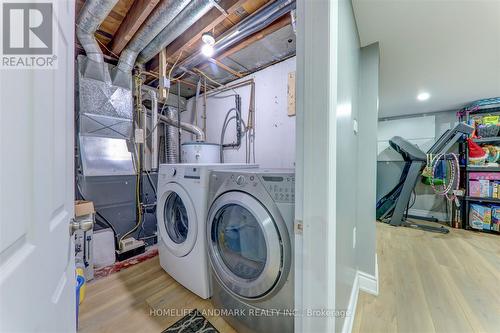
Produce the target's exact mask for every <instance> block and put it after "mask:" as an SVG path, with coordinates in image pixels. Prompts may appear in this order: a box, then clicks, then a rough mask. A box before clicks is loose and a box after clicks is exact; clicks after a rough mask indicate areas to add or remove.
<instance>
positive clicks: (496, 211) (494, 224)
mask: <svg viewBox="0 0 500 333" xmlns="http://www.w3.org/2000/svg"><path fill="white" fill-rule="evenodd" d="M491 230H494V231H500V206H491Z"/></svg>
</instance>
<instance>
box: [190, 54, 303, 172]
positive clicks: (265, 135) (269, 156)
mask: <svg viewBox="0 0 500 333" xmlns="http://www.w3.org/2000/svg"><path fill="white" fill-rule="evenodd" d="M295 68H296V61H295V57H292V58H290V59H287V60H285V61H282V62H279V63H277V64H275V65H272V66H269V67H267V68H265V69H263V70H261V71H258V72H255V73H253V74H252V75H249V76H246V77H244V78H242V79H240V80H238V81H234V82H232V83H237V82H240V81H243V80H247V79H249V78H254V80H255V162H256V163H258V164H260V166H261V167H264V168H293V167H295V117H294V116H293V117H290V116H288V112H287V107H288V99H287V89H288V74H289V73H290V72H295ZM221 70H222V69H221ZM235 91H236V93H238V94H239V95H240V96H241V99H242V103H241V109H242V117H243V120H244V121H245V123H246V122H247V118H248V106H249V103H250V86H245V87H242V88H238V89H235ZM232 94H234V92H233V91H228V92H225V93H222V94H221V95H220V96H224V95H232ZM194 101H195V98H194V97H193V98H191V99H189V100H188V106H187V111H186V112H183V113H182V115H181V117H182V121H187V122H193V120H194V117H193V111H194V109H193V106H194ZM234 106H235V100H234V96H231V97H228V98H224V99H220V98H209V99H207V131H206V134H207V142H211V143H220V137H221V130H222V125H223V122H224V118H225V116H226V113H227V111H228V110H229V109H230V108H232V107H234ZM197 110H198V122H197V123H198V125H199V126H201V125H202V119H201V115H202V112H203V96H200V97H199V99H198V102H197ZM233 114H234V113H233ZM194 121H195V120H194ZM192 140H193V138H192V136H191V135H190V134H189V133H183V136H182V142H183V143H184V142H188V141H192ZM233 141H236V134H235V123H234V121H232V122H231V123H230V124H229V126H228V127H227V130H226V137H225V140H224V142H225V143H231V142H233ZM224 162H226V163H241V162H245V140H244V139H243V140H242V144H241V147H240V149H238V150H231V149H228V150H225V151H224ZM252 162H253V160H252Z"/></svg>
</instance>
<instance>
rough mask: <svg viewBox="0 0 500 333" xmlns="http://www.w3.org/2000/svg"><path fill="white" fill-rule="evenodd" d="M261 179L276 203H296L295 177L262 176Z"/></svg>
mask: <svg viewBox="0 0 500 333" xmlns="http://www.w3.org/2000/svg"><path fill="white" fill-rule="evenodd" d="M260 178H261V179H262V182H263V183H264V184H265V187H266V190H267V191H268V192H269V194H270V195H271V197H272V198H273V199H274V200H275V201H276V202H288V203H294V202H295V175H286V176H285V175H283V176H278V175H262V176H261V177H260Z"/></svg>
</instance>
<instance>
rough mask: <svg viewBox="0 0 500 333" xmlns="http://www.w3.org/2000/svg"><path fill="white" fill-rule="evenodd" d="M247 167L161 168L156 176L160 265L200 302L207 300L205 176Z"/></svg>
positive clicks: (231, 165) (187, 165)
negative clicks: (224, 170)
mask: <svg viewBox="0 0 500 333" xmlns="http://www.w3.org/2000/svg"><path fill="white" fill-rule="evenodd" d="M249 167H254V168H255V167H256V165H249V164H219V163H217V164H162V165H160V168H159V173H158V205H157V209H156V210H157V212H156V214H157V221H158V230H159V236H160V237H159V238H160V239H159V242H158V251H159V255H160V265H161V266H162V267H163V269H164V270H165V271H166V272H167V273H168V274H170V275H171V276H172V277H173V278H174V279H175V280H177V282H179V283H180V284H182V285H183V286H184V287H186V288H187V289H189V290H191V291H192V292H193V293H195V294H197V295H198V296H200V297H202V298H205V299H206V298H209V297H210V296H211V290H210V283H209V270H208V258H207V250H206V236H205V229H206V228H205V224H206V214H207V197H208V183H209V173H210V171H211V170H213V169H227V168H231V169H238V168H249Z"/></svg>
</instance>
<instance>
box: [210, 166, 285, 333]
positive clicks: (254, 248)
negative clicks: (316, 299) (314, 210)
mask: <svg viewBox="0 0 500 333" xmlns="http://www.w3.org/2000/svg"><path fill="white" fill-rule="evenodd" d="M209 193H210V197H209V207H210V208H209V212H208V218H207V226H206V233H207V242H208V254H209V262H210V265H211V268H212V288H213V295H212V301H213V303H214V305H215V307H216V308H218V309H226V310H229V311H227V312H226V313H228V314H230V315H232V316H227V317H225V319H226V320H227V321H228V322H229V323H230V324H231V325H232V326H233V327H234V328H236V330H237V331H238V332H240V333H243V332H293V331H294V316H293V315H294V283H293V275H294V264H293V240H294V236H293V221H294V216H295V215H294V214H295V212H294V210H295V172H294V170H284V169H280V170H259V169H254V170H222V171H213V172H212V175H211V176H210V191H209Z"/></svg>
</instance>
